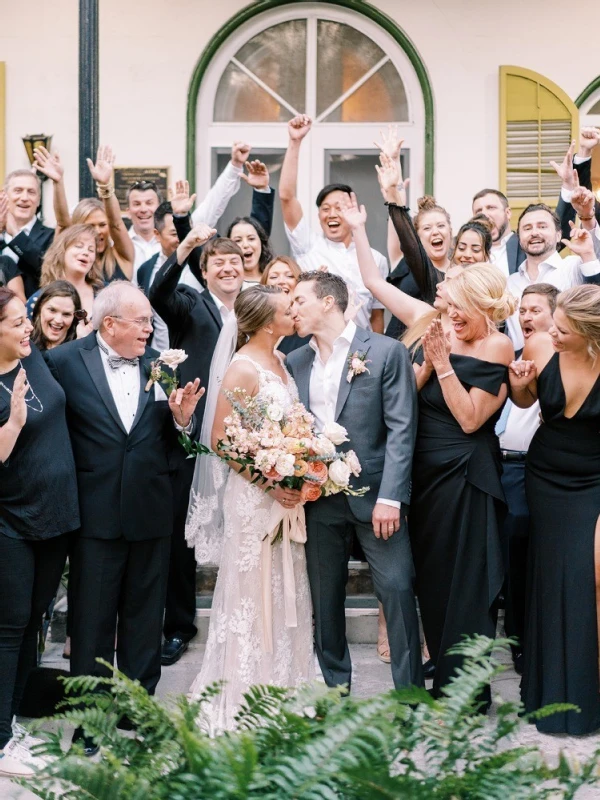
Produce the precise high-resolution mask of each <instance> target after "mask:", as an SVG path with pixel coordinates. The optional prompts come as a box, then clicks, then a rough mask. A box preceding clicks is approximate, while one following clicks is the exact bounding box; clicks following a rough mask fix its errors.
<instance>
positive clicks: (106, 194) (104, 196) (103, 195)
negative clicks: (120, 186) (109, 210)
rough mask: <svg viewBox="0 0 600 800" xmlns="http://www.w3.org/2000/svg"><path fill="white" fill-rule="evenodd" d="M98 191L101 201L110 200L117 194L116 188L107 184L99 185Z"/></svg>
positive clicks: (97, 186)
mask: <svg viewBox="0 0 600 800" xmlns="http://www.w3.org/2000/svg"><path fill="white" fill-rule="evenodd" d="M96 191H97V193H98V197H99V198H100V200H108V199H109V198H110V197H112V196H113V194H114V193H115V187H114V186H112V185H111V184H110V183H107V184H101V183H97V184H96Z"/></svg>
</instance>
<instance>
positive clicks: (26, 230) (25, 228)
mask: <svg viewBox="0 0 600 800" xmlns="http://www.w3.org/2000/svg"><path fill="white" fill-rule="evenodd" d="M36 222H37V217H36V215H35V214H34V215H33V217H32V218H31V219H30V220H29V222H28V223H27V224H26V225H23V227H22V228H19V230H18V231H17V232H16V234H15V236H18V235H19V234H20V233H26V234H27V235H28V236H29V234H30V233H31V231H32V229H33V226H34V225H35V223H36Z"/></svg>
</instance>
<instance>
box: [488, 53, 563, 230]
mask: <svg viewBox="0 0 600 800" xmlns="http://www.w3.org/2000/svg"><path fill="white" fill-rule="evenodd" d="M578 134H579V112H578V109H577V107H576V106H575V103H573V101H572V100H571V99H570V98H569V97H567V95H566V94H565V93H564V92H563V90H562V89H560V88H559V87H558V86H557V85H556V84H555V83H552V81H549V80H548V79H547V78H544V76H543V75H539V74H538V73H537V72H532V71H531V70H528V69H522V68H521V67H500V188H501V190H502V191H503V192H504V194H505V195H506V196H507V197H508V200H509V203H510V205H511V207H512V209H513V216H512V221H513V226H514V227H516V223H517V220H518V218H519V214H520V213H521V211H522V210H523V209H524V208H525V207H526V206H527V205H529V203H540V202H541V203H547V204H548V205H549V206H551V207H552V208H554V206H555V205H556V202H557V198H558V195H559V192H560V178H559V177H558V175H557V174H556V172H555V171H554V170H553V169H552V167H551V166H550V164H549V161H550V160H553V161H559V162H560V161H562V159H563V158H564V155H565V152H566V150H567V148H568V147H569V144H570V142H571V139H573V138H577V136H578Z"/></svg>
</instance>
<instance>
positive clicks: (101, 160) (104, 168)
mask: <svg viewBox="0 0 600 800" xmlns="http://www.w3.org/2000/svg"><path fill="white" fill-rule="evenodd" d="M86 161H87V165H88V169H89V171H90V174H91V176H92V178H93V179H94V180H95V181H96V183H99V184H101V185H102V186H106V185H107V184H109V183H110V181H111V178H112V174H113V167H114V164H115V156H114V154H113V151H112V147H108V146H103V145H100V147H99V148H98V153H97V155H96V163H95V164H94V162H93V161H92V159H91V158H87V159H86Z"/></svg>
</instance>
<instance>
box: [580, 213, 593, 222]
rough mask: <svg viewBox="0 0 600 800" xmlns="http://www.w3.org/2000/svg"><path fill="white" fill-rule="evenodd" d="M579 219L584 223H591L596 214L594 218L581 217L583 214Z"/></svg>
mask: <svg viewBox="0 0 600 800" xmlns="http://www.w3.org/2000/svg"><path fill="white" fill-rule="evenodd" d="M579 219H580V220H581V221H582V222H589V221H590V220H591V219H594V214H592V216H591V217H582V216H581V214H580V215H579Z"/></svg>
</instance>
